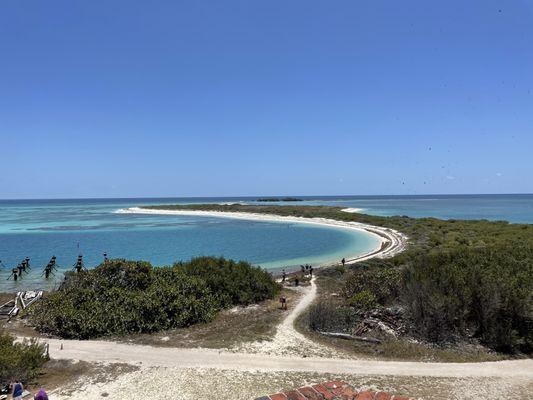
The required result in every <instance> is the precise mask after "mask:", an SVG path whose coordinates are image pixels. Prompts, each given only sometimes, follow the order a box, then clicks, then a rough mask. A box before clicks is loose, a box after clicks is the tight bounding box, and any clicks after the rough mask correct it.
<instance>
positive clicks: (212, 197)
mask: <svg viewBox="0 0 533 400" xmlns="http://www.w3.org/2000/svg"><path fill="white" fill-rule="evenodd" d="M531 195H533V193H423V194H336V195H318V194H317V195H286V194H284V195H281V194H279V195H244V196H242V195H241V196H239V195H235V196H133V197H25V198H0V201H28V200H33V201H39V200H143V199H145V200H152V199H154V200H157V199H237V198H238V199H256V198H276V197H279V198H284V197H294V198H299V197H301V198H308V199H309V198H324V197H329V198H342V197H423V196H531Z"/></svg>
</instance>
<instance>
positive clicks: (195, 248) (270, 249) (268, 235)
mask: <svg viewBox="0 0 533 400" xmlns="http://www.w3.org/2000/svg"><path fill="white" fill-rule="evenodd" d="M303 199H304V200H305V201H303V202H297V203H292V204H298V205H334V206H339V207H346V208H349V207H350V208H361V209H362V210H363V211H362V212H365V213H368V214H374V215H409V216H413V217H437V218H443V219H450V218H454V219H482V218H484V219H489V220H507V221H509V222H523V223H533V195H480V196H337V197H327V196H326V197H324V196H313V197H304V198H303ZM207 202H210V203H227V202H242V203H251V204H261V203H256V202H254V199H253V198H196V199H191V198H187V199H184V198H181V199H105V200H30V201H28V200H26V201H23V200H16V201H15V200H3V201H0V260H2V265H3V266H2V265H0V291H7V290H9V291H13V290H17V289H22V288H33V289H35V288H49V287H50V286H53V285H55V284H57V283H58V281H60V279H61V274H57V275H56V279H55V280H50V281H48V282H44V280H43V279H42V278H41V276H40V275H41V272H42V269H43V267H44V266H45V265H46V263H47V262H48V260H49V258H50V257H51V256H52V255H56V256H57V257H58V264H59V265H60V266H61V267H62V271H65V270H68V269H71V268H72V266H73V264H74V262H75V260H76V257H77V255H78V254H79V253H80V252H81V253H83V254H84V257H85V260H86V263H87V266H89V267H91V266H95V265H97V264H98V263H100V262H101V261H102V259H103V256H102V254H103V253H104V252H107V253H108V254H109V256H110V257H113V258H118V257H121V258H130V259H143V260H147V261H150V262H152V263H153V264H154V265H169V264H171V263H173V262H174V261H178V260H187V259H189V258H191V257H194V256H199V255H216V256H218V255H222V256H225V257H230V258H235V259H245V260H248V261H250V262H252V263H253V264H256V265H261V266H262V267H264V268H267V269H274V268H280V267H284V266H295V265H299V264H302V263H313V264H317V263H325V262H330V261H334V260H339V259H340V258H342V257H344V256H347V255H354V254H356V253H365V252H367V251H369V250H372V249H373V248H374V247H376V245H377V241H376V239H375V238H374V237H373V236H369V235H366V234H364V233H359V232H356V231H347V230H341V229H338V228H328V227H319V226H314V225H307V224H288V223H268V222H258V221H244V220H236V219H227V218H208V217H190V216H186V217H185V216H169V215H140V214H116V213H114V211H116V210H118V209H120V208H127V207H134V206H139V205H147V204H174V203H207ZM269 204H271V203H269ZM281 204H290V203H281ZM26 256H27V257H30V259H31V266H32V270H31V272H30V274H28V275H26V276H24V277H23V279H22V280H19V281H18V282H17V283H16V284H15V283H14V282H13V281H12V280H6V279H7V277H8V276H9V271H10V269H11V268H12V267H14V266H15V265H16V264H18V263H19V262H20V261H21V260H22V259H23V258H24V257H26Z"/></svg>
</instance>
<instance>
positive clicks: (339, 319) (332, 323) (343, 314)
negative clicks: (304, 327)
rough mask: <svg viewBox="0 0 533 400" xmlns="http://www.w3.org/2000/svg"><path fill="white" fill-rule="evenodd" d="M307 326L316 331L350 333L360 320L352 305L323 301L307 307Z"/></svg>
mask: <svg viewBox="0 0 533 400" xmlns="http://www.w3.org/2000/svg"><path fill="white" fill-rule="evenodd" d="M308 318H309V327H310V328H311V329H312V330H314V331H318V332H336V333H351V332H352V329H353V327H354V326H355V325H356V324H357V323H358V322H359V321H360V317H359V316H358V315H357V313H356V312H355V310H354V309H353V308H352V307H344V306H342V305H339V304H337V303H333V302H328V301H323V302H319V303H316V304H314V305H312V306H311V307H310V308H309V317H308Z"/></svg>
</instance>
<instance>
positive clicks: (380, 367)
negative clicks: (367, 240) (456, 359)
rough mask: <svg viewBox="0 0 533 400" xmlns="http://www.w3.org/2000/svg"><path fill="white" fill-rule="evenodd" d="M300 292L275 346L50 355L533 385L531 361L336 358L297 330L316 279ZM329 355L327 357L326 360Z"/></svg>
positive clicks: (79, 350) (75, 346)
mask: <svg viewBox="0 0 533 400" xmlns="http://www.w3.org/2000/svg"><path fill="white" fill-rule="evenodd" d="M301 290H305V294H304V296H302V297H301V299H300V302H299V304H298V305H297V306H296V307H295V308H293V309H292V311H291V312H290V314H289V315H288V316H287V317H286V318H285V319H284V320H283V322H282V323H281V324H280V325H279V327H278V330H277V332H276V335H275V337H274V339H273V340H272V341H262V342H254V343H252V344H250V345H249V346H243V347H241V348H240V349H229V350H226V351H217V350H212V349H203V348H198V349H183V348H158V347H151V346H143V345H133V344H123V343H115V342H108V341H97V340H90V341H76V340H59V339H50V340H48V343H49V345H50V356H51V357H52V358H55V359H74V360H83V361H88V362H110V363H128V364H136V365H142V366H143V367H175V368H213V369H222V370H238V371H243V370H245V371H299V372H315V373H337V374H342V373H350V374H361V375H395V376H432V377H456V378H464V377H500V378H502V377H506V378H513V379H514V378H520V379H531V380H533V360H512V361H498V362H484V363H425V362H403V361H380V360H359V359H346V358H338V356H337V354H335V353H332V352H331V349H329V348H326V347H323V346H321V345H319V344H316V343H314V342H312V341H310V340H309V339H307V338H306V337H305V336H303V335H302V334H300V333H299V332H297V331H296V330H295V329H294V321H295V319H296V318H297V317H298V316H299V315H300V314H301V313H302V312H303V311H304V310H305V309H306V308H307V307H308V306H309V305H310V304H311V303H312V302H313V300H314V299H315V298H316V293H317V288H316V284H315V282H314V279H313V280H312V281H311V285H310V286H309V287H307V288H302V289H301ZM302 354H304V355H307V356H302ZM326 355H329V357H324V356H326Z"/></svg>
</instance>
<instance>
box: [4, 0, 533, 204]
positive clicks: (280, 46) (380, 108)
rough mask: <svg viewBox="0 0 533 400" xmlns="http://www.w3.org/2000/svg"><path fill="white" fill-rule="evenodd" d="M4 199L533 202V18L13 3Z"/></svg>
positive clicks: (387, 6)
mask: <svg viewBox="0 0 533 400" xmlns="http://www.w3.org/2000/svg"><path fill="white" fill-rule="evenodd" d="M0 50H1V53H0V54H1V55H0V61H1V62H0V149H1V152H0V198H32V197H33V198H48V197H129V196H233V195H277V194H292V195H313V194H323V195H334V194H427V193H531V192H533V179H532V178H531V177H532V176H533V154H532V153H533V73H532V71H533V2H532V1H515V0H506V1H498V2H496V1H491V0H483V1H468V2H465V1H464V0H463V1H455V0H453V1H451V0H448V1H441V2H428V1H418V0H417V1H402V2H398V1H379V0H371V1H353V0H352V1H310V0H307V1H277V0H270V1H249V0H246V1H205V2H198V1H170V0H169V1H167V0H164V1H154V2H132V1H123V0H107V1H105V2H93V1H77V0H68V1H55V0H47V1H13V0H6V1H3V2H2V3H1V5H0Z"/></svg>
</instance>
